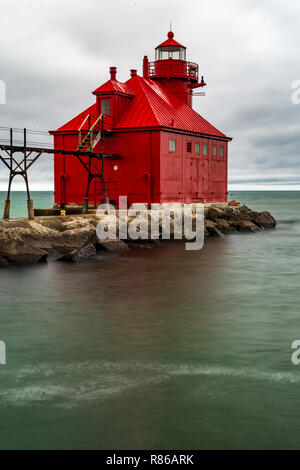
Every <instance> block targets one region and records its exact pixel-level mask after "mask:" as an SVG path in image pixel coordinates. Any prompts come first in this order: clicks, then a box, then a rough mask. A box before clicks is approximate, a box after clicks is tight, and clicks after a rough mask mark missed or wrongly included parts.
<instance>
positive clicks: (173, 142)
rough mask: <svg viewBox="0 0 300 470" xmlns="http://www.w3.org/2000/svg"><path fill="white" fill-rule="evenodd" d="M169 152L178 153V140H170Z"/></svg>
mask: <svg viewBox="0 0 300 470" xmlns="http://www.w3.org/2000/svg"><path fill="white" fill-rule="evenodd" d="M169 152H176V140H173V139H170V140H169Z"/></svg>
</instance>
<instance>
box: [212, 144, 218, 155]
mask: <svg viewBox="0 0 300 470" xmlns="http://www.w3.org/2000/svg"><path fill="white" fill-rule="evenodd" d="M212 154H213V157H216V156H217V146H216V145H213V148H212Z"/></svg>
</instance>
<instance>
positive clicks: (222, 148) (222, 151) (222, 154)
mask: <svg viewBox="0 0 300 470" xmlns="http://www.w3.org/2000/svg"><path fill="white" fill-rule="evenodd" d="M220 157H224V147H223V145H221V147H220Z"/></svg>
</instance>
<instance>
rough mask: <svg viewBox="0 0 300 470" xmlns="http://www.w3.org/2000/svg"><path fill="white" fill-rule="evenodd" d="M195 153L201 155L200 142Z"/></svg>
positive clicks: (196, 145)
mask: <svg viewBox="0 0 300 470" xmlns="http://www.w3.org/2000/svg"><path fill="white" fill-rule="evenodd" d="M195 154H196V155H200V144H195Z"/></svg>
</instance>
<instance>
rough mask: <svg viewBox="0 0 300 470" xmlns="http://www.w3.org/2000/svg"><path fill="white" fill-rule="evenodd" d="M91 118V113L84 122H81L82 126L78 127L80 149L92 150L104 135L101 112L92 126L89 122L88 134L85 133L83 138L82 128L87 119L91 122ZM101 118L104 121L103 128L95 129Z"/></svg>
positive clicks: (78, 148)
mask: <svg viewBox="0 0 300 470" xmlns="http://www.w3.org/2000/svg"><path fill="white" fill-rule="evenodd" d="M90 118H91V116H90V114H88V115H87V117H86V118H85V119H84V121H83V123H82V124H81V126H80V128H79V129H78V147H77V149H76V150H78V151H82V152H92V150H93V148H94V147H95V146H96V145H97V144H98V142H99V140H100V139H101V137H102V131H103V114H100V116H99V117H98V118H97V119H96V121H95V122H94V124H93V125H92V126H91V127H90V124H89V130H88V131H87V134H86V135H85V137H83V139H82V140H81V134H82V128H83V126H84V124H85V123H86V121H87V120H89V123H90ZM100 120H101V121H102V129H101V130H95V127H96V125H97V124H98V122H99V121H100Z"/></svg>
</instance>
